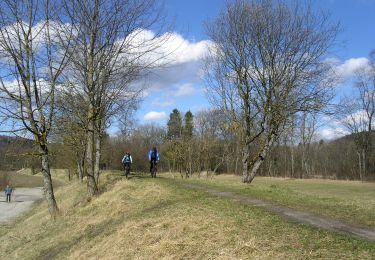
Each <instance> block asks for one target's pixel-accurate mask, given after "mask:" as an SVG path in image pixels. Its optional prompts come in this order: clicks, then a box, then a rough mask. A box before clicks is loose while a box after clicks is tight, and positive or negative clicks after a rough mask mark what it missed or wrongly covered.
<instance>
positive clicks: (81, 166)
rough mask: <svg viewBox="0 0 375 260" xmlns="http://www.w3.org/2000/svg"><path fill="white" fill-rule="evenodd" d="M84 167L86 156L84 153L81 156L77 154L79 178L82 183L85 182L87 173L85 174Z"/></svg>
mask: <svg viewBox="0 0 375 260" xmlns="http://www.w3.org/2000/svg"><path fill="white" fill-rule="evenodd" d="M84 169H85V158H84V155H83V156H82V155H81V156H80V155H79V154H77V172H78V179H79V182H80V183H82V182H83V176H84V175H85V174H84Z"/></svg>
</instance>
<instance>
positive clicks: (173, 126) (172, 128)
mask: <svg viewBox="0 0 375 260" xmlns="http://www.w3.org/2000/svg"><path fill="white" fill-rule="evenodd" d="M181 132H182V118H181V114H180V111H178V109H176V108H175V109H173V111H172V113H171V114H170V115H169V120H168V134H167V135H168V138H169V139H177V138H179V137H181Z"/></svg>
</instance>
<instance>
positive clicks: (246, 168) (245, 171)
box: [242, 143, 251, 183]
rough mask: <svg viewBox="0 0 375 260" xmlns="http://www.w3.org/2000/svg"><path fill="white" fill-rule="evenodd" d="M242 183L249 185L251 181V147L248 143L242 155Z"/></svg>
mask: <svg viewBox="0 0 375 260" xmlns="http://www.w3.org/2000/svg"><path fill="white" fill-rule="evenodd" d="M242 165H243V168H242V182H244V183H248V182H249V179H250V175H249V174H250V169H251V166H250V145H249V144H247V143H246V145H245V147H244V149H243V154H242Z"/></svg>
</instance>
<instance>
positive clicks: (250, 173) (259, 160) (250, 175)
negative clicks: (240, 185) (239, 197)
mask: <svg viewBox="0 0 375 260" xmlns="http://www.w3.org/2000/svg"><path fill="white" fill-rule="evenodd" d="M274 139H275V136H274V135H273V134H271V136H270V137H269V138H268V141H267V142H266V143H265V144H264V146H263V147H262V149H261V151H260V153H259V154H258V156H257V157H256V158H255V160H254V161H252V162H250V163H247V164H246V165H245V164H244V167H245V166H246V167H248V168H246V170H247V172H246V176H245V174H244V177H243V180H242V181H243V182H246V183H251V182H252V181H253V180H254V178H255V176H256V175H257V173H258V170H259V168H260V166H261V165H262V164H263V162H264V159H265V158H266V156H267V155H268V152H269V150H270V148H271V146H272V144H273V141H274ZM248 149H249V148H248ZM249 168H251V170H249ZM244 173H245V171H244Z"/></svg>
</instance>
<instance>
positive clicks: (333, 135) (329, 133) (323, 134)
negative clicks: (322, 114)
mask: <svg viewBox="0 0 375 260" xmlns="http://www.w3.org/2000/svg"><path fill="white" fill-rule="evenodd" d="M347 134H348V132H347V131H345V130H344V129H342V128H340V127H337V128H324V129H321V130H319V131H318V133H317V138H318V139H319V140H320V139H323V140H334V139H337V138H340V137H342V136H344V135H347Z"/></svg>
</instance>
